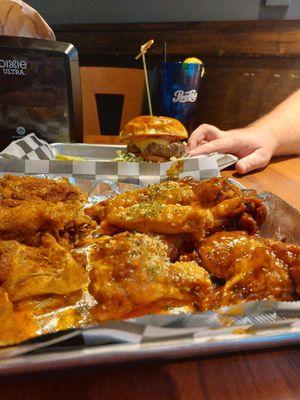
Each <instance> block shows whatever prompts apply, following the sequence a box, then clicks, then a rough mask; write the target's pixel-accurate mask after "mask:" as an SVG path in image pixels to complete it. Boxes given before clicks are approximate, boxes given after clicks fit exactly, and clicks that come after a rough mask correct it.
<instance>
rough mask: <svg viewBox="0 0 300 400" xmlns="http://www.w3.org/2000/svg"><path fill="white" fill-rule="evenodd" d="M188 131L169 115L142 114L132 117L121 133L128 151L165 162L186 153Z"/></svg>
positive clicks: (150, 159)
mask: <svg viewBox="0 0 300 400" xmlns="http://www.w3.org/2000/svg"><path fill="white" fill-rule="evenodd" d="M187 138H188V133H187V131H186V129H185V127H184V126H183V125H182V123H181V122H180V121H178V120H177V119H174V118H169V117H156V116H152V115H141V116H139V117H136V118H134V119H132V120H131V121H130V122H128V124H127V125H125V126H124V128H123V130H122V132H121V133H120V140H121V142H122V143H125V144H127V151H128V153H133V154H134V155H136V156H137V157H141V158H142V159H144V160H146V161H155V162H164V161H169V160H170V159H171V158H172V157H175V158H180V157H183V156H184V155H185V152H186V143H184V142H182V140H184V139H187Z"/></svg>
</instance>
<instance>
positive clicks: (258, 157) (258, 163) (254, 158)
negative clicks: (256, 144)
mask: <svg viewBox="0 0 300 400" xmlns="http://www.w3.org/2000/svg"><path fill="white" fill-rule="evenodd" d="M270 158H271V155H268V154H266V152H265V151H263V150H262V149H258V150H256V151H254V152H253V153H251V154H249V155H248V156H246V157H244V158H242V159H241V160H239V161H238V162H237V163H236V166H235V169H236V171H237V172H238V173H239V174H246V173H247V172H250V171H253V170H254V169H258V168H264V167H265V166H266V165H267V164H268V163H269V161H270Z"/></svg>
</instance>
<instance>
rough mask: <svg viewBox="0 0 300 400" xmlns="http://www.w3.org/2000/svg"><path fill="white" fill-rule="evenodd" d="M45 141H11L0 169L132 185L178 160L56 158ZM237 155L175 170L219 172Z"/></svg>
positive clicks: (0, 156)
mask: <svg viewBox="0 0 300 400" xmlns="http://www.w3.org/2000/svg"><path fill="white" fill-rule="evenodd" d="M54 158H55V157H54V153H53V151H52V149H51V147H50V146H49V144H48V143H47V142H45V141H44V140H42V139H39V138H37V137H36V136H35V134H34V133H31V134H29V135H27V136H25V137H24V138H22V139H19V140H16V141H14V142H12V143H11V144H10V145H9V146H8V147H7V148H6V149H4V150H3V151H2V152H1V153H0V171H1V172H2V173H6V172H7V173H14V174H27V175H35V174H52V175H60V176H66V177H68V176H69V177H70V176H72V177H75V178H87V179H97V180H101V179H110V180H112V181H115V182H126V183H131V184H136V185H148V184H153V183H159V182H163V181H165V180H168V179H170V177H172V175H170V169H172V168H173V167H174V163H177V162H178V161H169V162H165V163H148V162H120V161H113V160H112V161H107V160H106V161H103V160H99V161H89V160H86V161H60V160H55V159H54ZM236 161H237V158H236V157H234V156H232V155H230V154H226V155H220V154H212V155H209V156H199V157H193V158H190V159H185V160H184V161H183V165H182V167H181V169H180V173H179V174H178V176H177V177H178V178H179V179H182V178H185V177H187V176H190V177H193V178H195V179H200V180H201V179H209V178H212V177H218V176H220V169H222V168H226V167H227V166H229V165H231V164H234V163H235V162H236Z"/></svg>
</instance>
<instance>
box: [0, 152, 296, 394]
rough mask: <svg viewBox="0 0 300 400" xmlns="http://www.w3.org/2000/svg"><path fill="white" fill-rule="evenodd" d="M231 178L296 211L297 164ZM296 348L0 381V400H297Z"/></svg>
mask: <svg viewBox="0 0 300 400" xmlns="http://www.w3.org/2000/svg"><path fill="white" fill-rule="evenodd" d="M223 175H224V176H233V177H234V178H235V179H238V180H239V181H240V182H242V183H243V184H244V185H245V186H247V187H248V188H256V189H258V190H261V191H264V190H267V191H272V192H274V193H275V194H277V195H278V196H281V197H282V198H283V199H284V200H286V201H288V202H289V203H290V204H292V205H293V206H294V207H297V208H298V209H300V158H290V159H289V158H280V159H277V160H274V162H272V163H271V164H270V165H269V166H268V167H267V168H265V169H264V170H262V171H259V172H255V173H252V174H248V175H246V176H243V177H240V176H236V175H235V174H234V171H232V170H227V171H224V172H223ZM299 373H300V346H293V347H283V348H279V349H266V350H264V351H251V352H244V353H238V354H229V355H218V356H211V357H201V358H198V359H195V360H192V361H185V362H182V361H181V362H173V363H168V364H158V363H153V364H132V365H123V366H115V367H107V368H103V367H102V368H99V367H93V368H82V369H76V370H68V371H63V372H61V371H51V372H48V373H43V374H28V375H19V376H13V377H4V378H1V380H0V399H5V400H16V399H26V400H27V399H30V400H31V399H34V400H50V399H55V400H60V399H69V398H70V399H72V400H77V399H78V400H79V399H89V400H94V399H95V400H96V399H97V400H106V399H107V400H135V399H136V400H140V399H142V400H153V399H157V400H169V399H170V400H194V399H197V400H202V399H204V400H210V399H211V400H219V399H220V400H231V399H237V400H242V399H247V400H252V399H253V400H254V399H255V400H257V399H259V400H264V399H268V400H273V399H278V400H283V399H299V398H300V379H298V377H299Z"/></svg>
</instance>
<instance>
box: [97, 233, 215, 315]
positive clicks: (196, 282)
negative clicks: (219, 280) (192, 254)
mask: <svg viewBox="0 0 300 400" xmlns="http://www.w3.org/2000/svg"><path fill="white" fill-rule="evenodd" d="M171 251H172V249H171V248H170V247H169V246H168V243H165V242H164V241H163V240H162V239H160V238H158V237H156V236H148V235H145V234H140V233H129V232H124V233H120V234H117V235H115V236H113V237H109V236H106V237H103V238H101V239H99V240H98V241H97V242H96V244H95V247H94V249H93V250H92V253H91V256H90V260H91V266H92V270H91V272H90V281H91V282H90V286H89V289H90V292H91V293H92V294H93V296H94V297H95V298H96V299H97V301H98V303H99V304H98V305H97V306H96V309H95V314H96V317H97V319H98V320H110V319H122V318H129V317H132V316H137V315H143V314H148V313H151V312H162V311H165V310H166V308H167V307H174V306H194V304H196V305H197V307H198V308H199V309H202V310H203V309H206V307H207V305H208V304H209V298H210V296H211V290H212V285H211V282H210V278H209V274H208V273H207V272H206V271H205V270H204V269H203V268H201V267H200V266H199V265H198V264H197V263H195V262H194V261H191V262H175V263H172V262H171V261H170V256H171Z"/></svg>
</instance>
